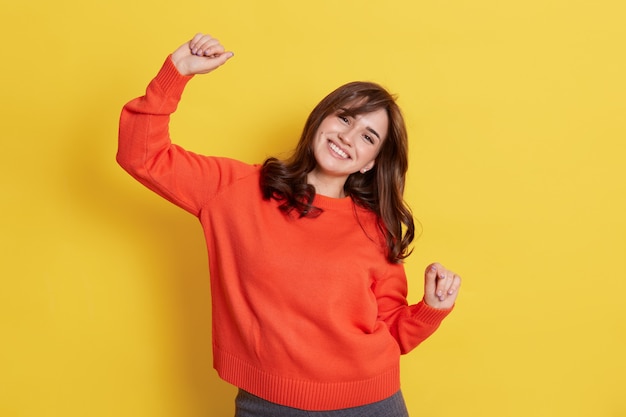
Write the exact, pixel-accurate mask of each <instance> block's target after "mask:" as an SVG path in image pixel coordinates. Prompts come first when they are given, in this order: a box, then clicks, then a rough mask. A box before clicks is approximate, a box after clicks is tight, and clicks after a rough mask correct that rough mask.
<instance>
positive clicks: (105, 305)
mask: <svg viewBox="0 0 626 417" xmlns="http://www.w3.org/2000/svg"><path fill="white" fill-rule="evenodd" d="M625 5H626V3H625V2H623V1H621V0H612V1H611V0H598V1H593V2H592V1H573V0H569V1H566V0H560V1H557V0H528V1H524V2H521V1H519V2H518V1H513V2H511V1H499V0H472V1H469V0H466V1H465V0H451V1H429V2H427V1H418V2H415V1H410V0H388V1H384V2H377V1H369V2H368V1H364V0H361V1H356V0H353V1H336V0H318V1H315V2H297V1H287V0H283V1H264V2H261V1H237V0H235V1H232V0H231V1H222V2H217V1H203V2H166V1H156V2H154V1H144V0H137V1H119V0H109V1H106V2H105V1H95V2H89V1H76V0H60V1H54V2H50V1H43V0H34V1H32V2H17V1H10V2H9V1H6V2H3V4H2V6H1V13H0V16H1V17H0V20H1V22H0V23H1V25H0V34H1V35H2V36H1V41H0V42H2V49H1V50H0V52H1V53H2V66H1V68H0V75H1V76H2V88H1V91H2V93H1V94H2V102H1V103H2V104H1V105H2V111H1V112H0V114H1V116H0V117H1V118H2V124H1V126H2V148H1V156H0V157H1V159H2V162H1V164H0V170H1V171H0V181H1V185H2V187H1V190H2V193H1V195H2V197H1V204H2V205H1V210H2V215H1V216H0V228H1V229H0V233H1V236H2V238H1V240H0V242H1V247H0V249H1V251H0V253H1V254H2V261H1V265H0V275H1V283H2V285H1V288H0V335H1V337H2V339H1V341H0V415H2V416H7V417H18V416H19V417H21V416H33V417H34V416H38V417H39V416H64V417H74V416H81V417H82V416H94V417H100V416H103V417H104V416H106V417H109V416H111V417H113V416H115V417H125V416H129V417H130V416H134V417H137V416H146V417H148V416H150V417H153V416H157V417H174V416H176V417H191V416H194V417H195V416H230V415H232V410H233V396H234V394H235V390H234V389H233V388H232V387H230V386H228V385H226V384H225V383H223V382H221V381H220V380H219V379H218V377H217V376H216V374H215V372H214V371H213V370H212V368H211V353H210V324H209V323H210V309H209V303H210V301H209V285H208V278H207V266H206V260H205V249H204V243H203V240H202V234H201V231H200V227H199V225H198V224H197V221H196V220H195V219H194V218H193V217H192V216H189V215H188V214H186V213H185V212H183V211H182V210H180V209H178V208H176V207H174V206H171V205H170V204H169V203H167V202H165V201H164V200H161V199H160V198H159V197H157V196H155V195H153V194H151V193H150V192H149V191H147V190H146V189H144V188H142V186H140V185H139V184H138V183H136V182H134V181H133V180H132V179H131V178H130V177H129V176H127V175H126V174H125V173H124V172H123V171H122V170H121V169H120V168H119V167H118V166H117V165H116V164H115V161H114V156H115V151H116V137H117V121H118V115H119V111H120V109H121V107H122V105H123V104H124V103H125V102H126V101H128V100H130V99H132V98H133V97H136V96H139V95H141V94H142V93H143V91H144V88H145V86H146V85H147V83H148V82H149V81H150V79H151V78H152V77H153V76H154V75H155V74H156V72H157V70H158V69H159V67H160V65H161V63H162V61H163V60H164V59H165V56H166V55H167V54H168V53H169V52H171V51H173V50H174V49H175V48H176V47H177V46H178V45H180V44H181V43H183V42H184V41H186V40H187V39H188V38H190V37H191V36H192V35H193V34H194V33H195V32H197V31H207V32H210V33H212V34H214V35H215V36H216V37H218V38H220V39H221V40H222V41H223V43H224V44H225V45H226V46H227V47H228V48H230V49H232V50H234V51H235V53H236V56H235V58H234V59H232V60H231V61H230V62H229V63H228V64H227V66H226V67H224V68H221V69H220V70H219V71H217V72H215V73H213V74H211V75H209V76H206V77H202V78H200V77H199V78H196V79H194V80H193V81H192V83H191V84H190V86H189V88H188V90H187V91H186V93H185V97H184V101H183V103H182V104H181V107H180V109H179V112H178V113H177V115H176V116H175V119H174V124H173V126H172V131H173V134H174V136H175V139H176V141H177V142H178V143H179V144H182V145H184V146H186V147H187V148H189V149H193V150H195V151H197V152H202V153H211V154H218V155H226V156H232V157H235V158H239V159H242V160H245V161H248V162H258V161H260V160H262V159H264V158H265V157H266V156H268V155H276V154H280V153H281V152H287V151H289V150H290V149H291V148H292V146H293V144H294V143H295V141H296V139H297V137H298V135H299V132H300V128H301V126H302V124H303V123H304V119H305V117H306V115H307V114H308V112H309V111H310V110H311V108H312V107H313V105H314V104H315V103H317V101H318V100H319V99H321V97H322V96H323V95H325V94H326V93H327V92H329V91H330V90H331V89H333V88H335V87H336V86H338V85H340V84H342V83H344V82H347V81H350V80H355V79H366V80H374V81H378V82H380V83H382V84H383V85H386V86H387V87H388V88H389V89H390V90H392V91H393V92H395V93H397V94H398V95H399V101H400V104H401V105H402V107H403V109H404V112H405V114H406V119H407V122H408V125H409V129H410V138H411V168H410V172H409V176H408V177H409V178H408V181H409V183H408V190H407V193H406V198H407V200H408V202H409V203H410V204H411V206H412V207H413V210H414V213H415V215H416V218H417V219H418V220H419V221H420V223H421V224H422V227H423V233H422V235H421V237H420V238H419V240H418V241H417V242H416V244H415V249H416V250H415V253H414V255H413V256H412V257H411V258H410V259H409V261H408V263H407V270H408V272H409V274H410V285H411V290H412V293H411V301H412V302H415V301H417V300H419V299H420V297H421V291H422V290H421V281H422V270H423V268H424V267H425V266H426V265H427V264H428V263H429V262H431V261H435V260H437V261H440V262H442V263H444V264H446V265H447V266H449V267H450V268H452V269H455V270H457V271H458V272H459V273H460V274H461V275H462V276H463V277H464V284H463V289H462V293H461V298H460V300H459V302H458V305H457V309H456V311H455V312H454V314H453V315H452V316H450V317H449V318H448V319H447V320H446V321H445V323H444V324H443V326H442V327H441V328H440V330H439V331H438V333H436V334H435V335H434V336H433V337H432V338H431V339H429V340H428V341H426V342H425V343H424V344H423V345H422V346H421V347H419V348H417V350H415V351H413V352H412V353H411V354H410V355H408V356H406V357H404V358H403V361H402V368H403V389H404V394H405V396H406V399H407V403H408V406H409V411H410V412H411V413H412V415H413V416H429V417H436V416H442V417H443V416H469V417H472V416H481V417H484V416H494V417H495V416H498V417H518V416H519V417H522V416H524V417H526V416H568V417H576V416H585V417H620V416H626V397H625V395H624V390H625V389H626V359H625V358H624V356H625V355H626V302H624V293H625V292H626V283H625V281H626V279H625V274H624V271H625V269H626V221H625V217H626V172H625V171H626V170H625V168H624V157H625V154H626V145H625V144H624V143H625V140H626V123H625V120H626V118H625V117H624V110H625V109H626V105H625V103H626V102H625V100H626V98H625V97H626V82H625V78H626V77H625V76H624V74H626V58H625V41H626V33H625V32H626V29H625V28H626V24H624V22H626V6H625ZM337 261H340V260H337ZM312 360H314V358H312Z"/></svg>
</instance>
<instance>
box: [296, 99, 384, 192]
mask: <svg viewBox="0 0 626 417" xmlns="http://www.w3.org/2000/svg"><path fill="white" fill-rule="evenodd" d="M388 129H389V118H388V116H387V112H386V111H385V109H382V108H381V109H378V110H375V111H373V112H370V113H364V114H356V115H352V114H351V113H350V111H349V109H340V110H338V111H337V112H334V113H332V114H330V115H328V116H326V117H325V118H324V119H323V120H322V122H321V124H320V125H319V127H318V128H317V131H316V133H315V138H314V140H313V143H312V144H311V146H312V151H313V155H314V156H315V161H316V166H315V168H314V169H313V170H312V171H311V172H310V173H309V175H308V182H309V183H310V184H313V185H314V186H315V187H316V189H317V191H318V192H321V193H324V192H322V191H321V190H322V189H325V188H326V189H330V191H328V192H326V193H325V194H326V195H333V194H336V195H335V196H338V195H341V194H342V193H343V191H342V190H343V185H344V184H345V182H346V179H347V178H348V176H349V175H350V174H353V173H356V172H364V171H368V170H370V169H372V167H373V166H374V164H375V163H376V156H377V155H378V152H379V150H380V148H381V146H382V143H383V141H384V140H385V139H386V136H387V131H388ZM329 187H330V188H329ZM333 190H334V191H333Z"/></svg>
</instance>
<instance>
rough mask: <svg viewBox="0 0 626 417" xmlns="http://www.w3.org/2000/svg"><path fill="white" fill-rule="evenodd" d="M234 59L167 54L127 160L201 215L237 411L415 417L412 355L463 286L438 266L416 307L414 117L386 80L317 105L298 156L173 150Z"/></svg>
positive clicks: (217, 362)
mask: <svg viewBox="0 0 626 417" xmlns="http://www.w3.org/2000/svg"><path fill="white" fill-rule="evenodd" d="M232 56H233V54H232V53H231V52H227V51H225V49H224V47H223V46H222V45H221V44H220V42H219V41H218V40H216V39H214V38H212V37H211V36H209V35H204V34H198V35H196V36H195V37H194V38H193V39H192V40H191V41H189V42H187V43H185V44H184V45H182V46H181V47H180V48H178V49H177V50H176V51H175V52H173V53H172V54H171V55H170V56H168V57H167V59H166V61H165V63H164V65H163V67H162V68H161V70H160V71H159V73H158V74H157V76H156V77H155V78H154V79H153V80H152V82H151V83H150V84H149V86H148V88H147V91H146V94H145V95H144V96H143V97H140V98H137V99H135V100H133V101H131V102H129V103H128V104H127V105H126V106H125V107H124V109H123V111H122V115H121V120H120V132H119V149H118V154H117V160H118V162H119V163H120V165H121V166H122V167H123V168H124V169H125V170H127V171H128V172H129V173H130V174H131V175H132V176H133V177H135V178H136V179H137V180H139V181H140V182H141V183H143V184H144V185H145V186H147V187H148V188H150V189H152V190H154V191H155V192H156V193H158V194H159V195H161V196H163V197H164V198H166V199H168V200H170V201H171V202H173V203H174V204H177V205H178V206H180V207H182V208H184V209H185V210H187V211H189V212H190V213H192V214H193V215H195V216H197V217H198V218H199V219H200V222H201V224H202V227H203V230H204V234H205V238H206V243H207V248H208V255H209V269H210V275H211V291H212V300H213V305H212V310H213V358H214V367H215V368H216V370H217V372H218V373H219V375H220V376H221V378H223V379H224V380H226V381H228V382H230V383H232V384H234V385H235V386H237V387H239V389H240V390H239V394H238V396H237V399H236V415H237V416H239V417H260V416H310V415H319V416H353V415H354V416H361V417H362V416H369V415H371V416H406V415H407V412H406V407H405V405H404V400H403V398H402V394H401V392H400V376H399V369H400V368H399V359H400V355H401V354H404V353H407V352H409V351H410V350H411V349H413V348H414V347H415V346H417V345H418V344H419V343H420V342H422V341H423V340H425V339H426V338H427V337H428V336H430V335H431V334H432V333H433V332H434V331H435V330H436V329H437V327H438V326H439V324H440V323H441V321H442V320H443V319H444V318H445V317H446V316H447V315H448V313H449V312H450V311H451V310H452V308H453V306H454V303H455V300H456V297H457V294H458V291H459V287H460V282H461V281H460V278H459V277H458V276H457V275H456V274H455V273H454V272H452V271H450V270H447V269H446V268H444V267H443V266H442V265H440V264H436V263H435V264H432V265H430V266H429V267H428V268H427V269H426V272H425V284H424V298H423V300H422V301H421V302H419V303H417V304H415V305H408V303H407V299H406V296H407V282H406V276H405V272H404V267H403V265H402V260H403V259H404V258H405V257H406V256H408V254H409V252H410V251H409V248H408V246H409V244H410V243H411V241H412V239H413V231H414V226H413V219H412V216H411V213H410V211H409V210H408V208H407V207H406V206H405V204H404V202H403V198H402V194H403V190H404V181H405V173H406V170H407V135H406V130H405V126H404V121H403V118H402V115H401V112H400V110H399V108H398V106H397V105H396V103H395V101H394V99H393V97H392V96H391V95H390V94H389V93H388V92H387V91H386V90H384V89H383V88H381V87H380V86H378V85H377V84H373V83H366V82H354V83H350V84H347V85H344V86H342V87H339V88H338V89H337V90H335V91H334V92H332V93H331V94H329V95H328V96H327V97H326V98H324V99H323V100H322V101H321V102H320V103H319V104H318V105H317V106H316V107H315V109H314V110H313V111H312V113H311V114H310V116H309V118H308V120H307V121H306V123H305V126H304V130H303V133H302V137H301V139H300V142H299V143H298V145H297V148H296V150H295V152H294V153H293V155H292V156H291V157H290V158H289V159H287V160H284V161H282V160H278V159H275V158H269V159H268V160H266V161H265V162H264V164H262V165H249V164H245V163H243V162H239V161H236V160H232V159H227V158H219V157H208V156H203V155H197V154H194V153H192V152H188V151H185V150H184V149H182V148H180V147H179V146H177V145H174V144H172V143H171V141H170V137H169V130H168V124H169V119H170V115H171V114H172V113H173V112H174V111H175V110H176V107H177V105H178V102H179V100H180V98H181V95H182V92H183V89H184V88H185V86H186V84H187V82H188V81H189V80H190V79H191V78H192V77H193V76H194V75H197V74H205V73H208V72H211V71H212V70H214V69H216V68H218V67H219V66H221V65H223V64H224V63H226V61H227V60H228V59H230V58H231V57H232Z"/></svg>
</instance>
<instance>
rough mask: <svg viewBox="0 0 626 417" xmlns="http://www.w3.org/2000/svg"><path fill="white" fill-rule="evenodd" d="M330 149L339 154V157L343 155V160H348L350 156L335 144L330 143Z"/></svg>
mask: <svg viewBox="0 0 626 417" xmlns="http://www.w3.org/2000/svg"><path fill="white" fill-rule="evenodd" d="M330 149H332V150H333V151H335V152H336V153H338V154H339V155H341V156H342V157H343V158H347V157H348V154H347V153H345V152H344V151H342V150H341V149H340V148H339V147H338V146H337V145H335V144H334V143H332V142H331V143H330Z"/></svg>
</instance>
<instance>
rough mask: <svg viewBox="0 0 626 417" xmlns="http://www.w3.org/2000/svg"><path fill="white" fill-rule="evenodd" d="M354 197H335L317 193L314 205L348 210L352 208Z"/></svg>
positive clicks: (322, 207)
mask: <svg viewBox="0 0 626 417" xmlns="http://www.w3.org/2000/svg"><path fill="white" fill-rule="evenodd" d="M352 204H353V203H352V198H350V197H341V198H333V197H328V196H325V195H321V194H315V199H314V200H313V205H314V206H316V207H319V208H321V209H335V210H346V209H351V208H352Z"/></svg>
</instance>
